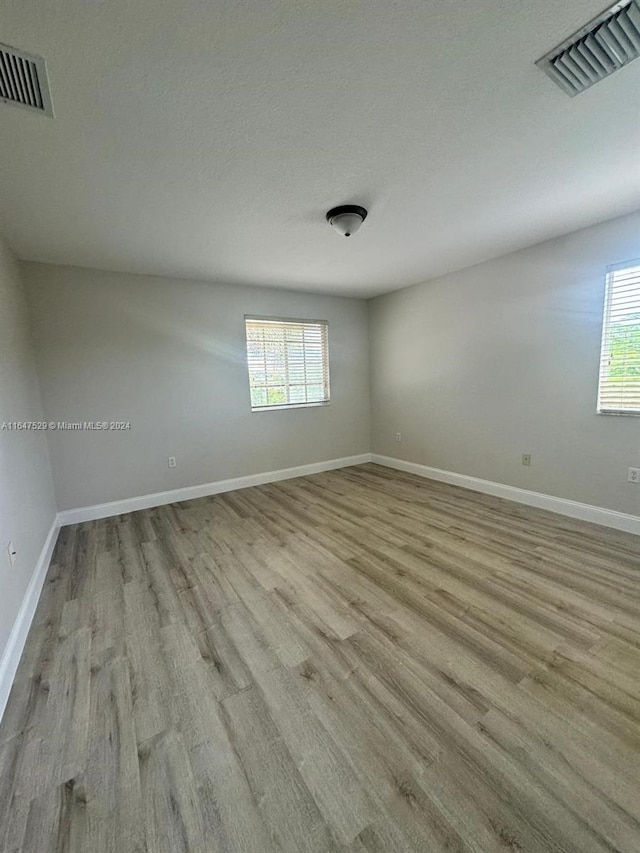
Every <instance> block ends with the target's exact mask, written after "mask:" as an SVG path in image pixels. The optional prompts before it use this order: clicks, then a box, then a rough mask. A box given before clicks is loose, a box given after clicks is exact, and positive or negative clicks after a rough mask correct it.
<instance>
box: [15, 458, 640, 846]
mask: <svg viewBox="0 0 640 853" xmlns="http://www.w3.org/2000/svg"><path fill="white" fill-rule="evenodd" d="M639 674H640V538H637V537H634V536H631V535H627V534H624V533H619V532H616V531H613V530H608V529H606V528H604V527H598V526H595V525H588V524H584V523H581V522H577V521H573V520H570V519H567V518H563V517H561V516H558V515H553V514H550V513H545V512H542V511H538V510H533V509H530V508H527V507H524V506H520V505H517V504H512V503H509V502H507V501H502V500H499V499H497V498H492V497H488V496H485V495H480V494H477V493H473V492H470V491H465V490H463V489H459V488H456V487H453V486H449V485H445V484H442V483H435V482H429V481H426V480H422V479H419V478H417V477H414V476H412V475H409V474H402V473H398V472H396V471H391V470H389V469H385V468H382V467H379V466H376V465H363V466H359V467H355V468H347V469H343V470H340V471H334V472H331V473H326V474H317V475H314V476H311V477H305V478H300V479H297V480H289V481H286V482H281V483H277V484H273V485H266V486H258V487H254V488H251V489H245V490H242V491H237V492H230V493H228V494H223V495H218V496H215V497H211V498H203V499H201V500H194V501H187V502H184V503H180V504H174V505H171V506H164V507H160V508H157V509H151V510H147V511H143V512H136V513H131V514H129V515H121V516H118V517H116V518H109V519H104V520H101V521H94V522H89V523H86V524H79V525H74V526H70V527H65V528H63V530H62V531H61V533H60V537H59V540H58V544H57V547H56V550H55V554H54V559H53V562H52V565H51V567H50V569H49V573H48V576H47V580H46V583H45V587H44V591H43V594H42V598H41V601H40V604H39V607H38V611H37V614H36V617H35V621H34V624H33V626H32V629H31V632H30V635H29V639H28V642H27V647H26V650H25V653H24V656H23V659H22V662H21V665H20V669H19V672H18V675H17V679H16V683H15V686H14V689H13V692H12V695H11V699H10V703H9V706H8V708H7V712H6V715H5V719H4V721H3V723H2V726H1V727H0V850H3V851H6V852H7V853H8V852H9V851H11V853H16V852H17V851H21V853H60V851H73V852H74V853H106V851H109V853H133V851H136V852H137V853H142V851H148V853H183V851H189V853H325V851H342V853H405V851H406V853H409V851H416V852H417V851H420V853H438V852H439V851H467V850H469V851H500V853H505V851H512V852H513V853H522V851H527V852H528V851H538V853H549V852H550V851H572V853H602V851H627V853H638V851H640V678H639Z"/></svg>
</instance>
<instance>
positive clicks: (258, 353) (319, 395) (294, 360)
mask: <svg viewBox="0 0 640 853" xmlns="http://www.w3.org/2000/svg"><path fill="white" fill-rule="evenodd" d="M245 324H246V331H247V363H248V366H249V389H250V392H251V409H252V411H259V410H261V409H286V408H288V407H293V406H317V405H320V404H322V403H328V402H329V329H328V324H327V323H326V322H325V321H324V320H277V319H273V318H265V317H245Z"/></svg>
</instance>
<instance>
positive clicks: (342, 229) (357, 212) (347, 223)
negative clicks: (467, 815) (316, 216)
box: [327, 204, 367, 237]
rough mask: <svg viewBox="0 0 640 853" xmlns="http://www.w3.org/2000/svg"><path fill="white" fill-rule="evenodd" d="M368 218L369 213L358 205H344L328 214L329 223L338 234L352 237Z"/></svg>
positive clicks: (334, 208)
mask: <svg viewBox="0 0 640 853" xmlns="http://www.w3.org/2000/svg"><path fill="white" fill-rule="evenodd" d="M366 218H367V211H366V210H365V208H364V207H360V205H358V204H343V205H341V206H340V207H333V208H332V209H331V210H330V211H329V213H327V222H328V223H329V225H330V226H331V227H332V228H334V229H335V230H336V231H337V232H338V234H342V236H343V237H351V235H352V234H355V233H356V231H357V230H358V228H360V226H361V225H362V223H363V222H364V221H365V219H366Z"/></svg>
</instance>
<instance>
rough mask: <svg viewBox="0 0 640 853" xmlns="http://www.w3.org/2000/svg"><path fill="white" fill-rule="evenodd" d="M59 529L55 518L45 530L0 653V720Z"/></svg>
mask: <svg viewBox="0 0 640 853" xmlns="http://www.w3.org/2000/svg"><path fill="white" fill-rule="evenodd" d="M59 529H60V525H59V523H58V518H57V517H56V518H55V519H54V521H53V524H52V525H51V529H50V530H49V532H48V533H47V538H46V539H45V542H44V545H43V546H42V550H41V551H40V556H39V557H38V562H37V563H36V566H35V568H34V570H33V574H32V575H31V580H30V581H29V586H28V587H27V591H26V592H25V594H24V598H23V599H22V604H21V605H20V610H19V611H18V615H17V616H16V621H15V622H14V623H13V628H12V630H11V633H10V634H9V640H8V642H7V645H6V648H5V650H4V653H3V655H2V660H0V720H2V715H3V714H4V710H5V708H6V706H7V701H8V699H9V693H10V692H11V686H12V684H13V679H14V678H15V675H16V671H17V669H18V664H19V663H20V658H21V657H22V652H23V650H24V644H25V643H26V641H27V634H28V633H29V628H30V627H31V622H32V621H33V617H34V614H35V612H36V607H37V606H38V601H39V599H40V593H41V591H42V585H43V584H44V579H45V577H46V576H47V569H48V568H49V563H50V562H51V555H52V554H53V549H54V547H55V544H56V539H57V538H58V531H59Z"/></svg>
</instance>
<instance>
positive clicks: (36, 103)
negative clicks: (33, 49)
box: [0, 44, 53, 118]
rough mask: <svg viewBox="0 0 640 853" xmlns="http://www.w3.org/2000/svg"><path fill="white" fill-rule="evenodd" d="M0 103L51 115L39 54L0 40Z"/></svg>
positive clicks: (43, 64)
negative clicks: (2, 42)
mask: <svg viewBox="0 0 640 853" xmlns="http://www.w3.org/2000/svg"><path fill="white" fill-rule="evenodd" d="M0 104H13V105H14V106H16V107H24V108H25V109H27V110H34V111H35V112H38V113H41V114H43V115H47V116H51V118H53V107H52V105H51V93H50V92H49V81H48V79H47V68H46V65H45V63H44V59H42V57H40V56H32V55H31V54H30V53H25V52H24V51H23V50H16V49H15V47H8V45H6V44H0Z"/></svg>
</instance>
